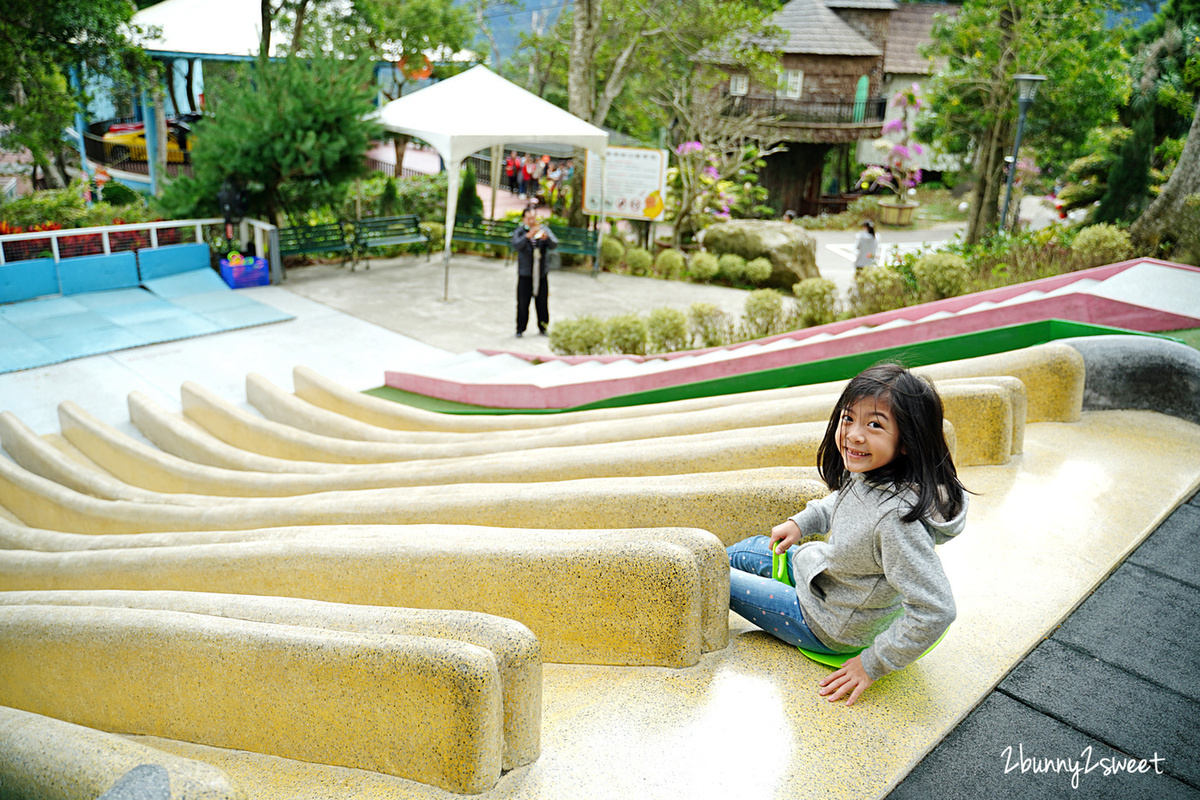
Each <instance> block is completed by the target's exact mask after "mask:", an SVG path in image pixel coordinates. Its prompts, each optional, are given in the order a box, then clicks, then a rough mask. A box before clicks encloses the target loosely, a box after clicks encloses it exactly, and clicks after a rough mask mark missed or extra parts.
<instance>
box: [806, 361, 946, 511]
mask: <svg viewBox="0 0 1200 800" xmlns="http://www.w3.org/2000/svg"><path fill="white" fill-rule="evenodd" d="M863 399H873V400H886V401H887V403H888V405H890V406H891V407H892V415H893V417H894V419H895V421H896V429H897V431H898V432H899V435H900V441H899V444H898V446H897V448H896V456H895V458H893V459H892V461H891V462H890V463H888V464H887V465H885V466H883V467H880V468H879V469H876V470H871V471H870V472H868V473H866V475H864V476H863V477H865V478H866V479H867V480H868V481H869V482H870V483H872V484H873V485H876V486H889V485H890V486H891V487H893V489H894V490H895V491H900V490H901V489H903V488H911V489H912V490H913V491H914V492H916V494H917V500H916V502H915V503H914V504H913V506H912V508H910V509H909V511H908V513H907V514H905V515H904V516H903V517H901V519H902V520H903V521H904V522H916V521H917V520H918V519H920V518H921V517H927V516H929V515H930V513H931V512H933V511H937V512H938V513H939V514H940V515H941V516H942V518H943V519H947V520H948V519H953V518H954V517H956V516H958V513H959V512H960V511H962V507H963V495H964V493H965V492H966V489H965V488H964V487H963V485H962V482H961V481H959V479H958V471H957V470H956V469H955V468H954V460H953V459H952V458H951V457H950V448H949V446H948V445H947V444H946V437H945V435H944V434H943V433H942V418H943V410H942V398H941V397H939V396H938V393H937V389H935V388H933V384H931V383H930V382H929V381H927V380H925V379H924V378H920V377H918V376H916V375H914V374H912V373H911V372H909V371H908V370H907V369H905V368H904V367H902V366H900V365H899V364H891V363H886V364H876V365H875V366H873V367H870V368H869V369H866V370H864V371H863V372H861V373H859V374H858V376H857V377H855V378H853V379H852V380H851V381H850V383H849V384H847V385H846V389H845V390H844V391H843V392H842V396H841V397H839V398H838V401H837V406H836V407H835V408H834V411H833V416H831V417H830V418H829V426H828V427H827V428H826V429H825V438H824V439H823V440H822V441H821V446H820V448H818V450H817V471H818V472H820V474H821V478H822V479H824V481H825V483H826V484H828V485H829V488H830V489H833V490H834V491H837V490H838V489H840V488H842V486H843V485H844V484H845V483H846V481H847V480H848V479H849V477H850V473H849V471H848V470H847V469H846V465H845V463H844V462H843V461H842V453H841V449H840V448H839V447H838V443H837V434H838V427H839V425H840V424H841V419H842V412H843V411H845V410H846V409H848V408H850V407H851V406H853V405H854V404H855V403H857V402H858V401H859V400H863Z"/></svg>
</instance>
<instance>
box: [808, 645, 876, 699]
mask: <svg viewBox="0 0 1200 800" xmlns="http://www.w3.org/2000/svg"><path fill="white" fill-rule="evenodd" d="M874 682H875V681H873V680H871V676H869V675H867V671H866V670H865V669H863V665H862V659H861V658H859V657H858V656H855V657H854V658H851V659H847V661H846V663H845V664H844V665H842V668H841V669H839V670H838V671H837V672H834V673H833V674H832V675H830V676H829V677H827V678H825V679H824V680H822V681H821V696H822V697H825V698H826V699H828V700H829V702H831V703H836V702H837V701H838V700H841V699H842V698H843V697H845V696H846V694H847V693H849V694H850V697H849V699H847V700H846V705H847V706H852V705H854V701H855V700H857V699H858V696H859V695H860V694H862V693H863V692H864V691H866V689H867V687H868V686H870V685H871V684H872V683H874Z"/></svg>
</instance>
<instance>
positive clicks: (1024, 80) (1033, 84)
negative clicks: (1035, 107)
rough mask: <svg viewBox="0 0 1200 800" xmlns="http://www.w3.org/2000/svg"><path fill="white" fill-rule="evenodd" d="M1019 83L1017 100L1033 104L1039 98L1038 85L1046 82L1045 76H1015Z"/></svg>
mask: <svg viewBox="0 0 1200 800" xmlns="http://www.w3.org/2000/svg"><path fill="white" fill-rule="evenodd" d="M1013 80H1014V81H1016V82H1017V99H1018V100H1019V101H1020V102H1021V103H1032V102H1033V101H1034V99H1035V98H1037V90H1038V84H1040V83H1041V82H1042V81H1044V80H1046V76H1045V75H1026V74H1021V75H1014V76H1013Z"/></svg>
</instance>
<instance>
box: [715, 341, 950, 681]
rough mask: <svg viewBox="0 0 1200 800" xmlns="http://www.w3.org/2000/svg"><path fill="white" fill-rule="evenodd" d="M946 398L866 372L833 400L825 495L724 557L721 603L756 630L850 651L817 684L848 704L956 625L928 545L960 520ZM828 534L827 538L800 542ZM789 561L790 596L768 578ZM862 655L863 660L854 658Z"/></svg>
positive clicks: (914, 381) (894, 368)
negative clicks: (725, 585)
mask: <svg viewBox="0 0 1200 800" xmlns="http://www.w3.org/2000/svg"><path fill="white" fill-rule="evenodd" d="M942 418H943V411H942V401H941V398H940V397H938V394H937V391H936V390H935V389H934V388H933V385H932V384H930V383H929V382H928V381H926V380H924V379H922V378H919V377H917V376H916V375H913V374H912V373H911V372H909V371H908V370H906V369H904V368H903V367H901V366H899V365H897V364H881V365H878V366H874V367H871V368H870V369H868V370H866V371H864V372H862V373H861V374H859V375H858V376H857V377H856V378H854V379H853V380H851V381H850V383H849V384H848V385H847V386H846V389H845V391H843V392H842V396H841V397H840V398H839V399H838V402H837V405H836V406H835V407H834V412H833V415H832V417H831V418H830V420H829V426H828V427H827V428H826V431H825V438H824V440H823V441H822V442H821V447H820V449H819V450H818V451H817V462H818V464H817V469H818V471H819V473H820V475H821V478H822V479H823V480H824V481H825V483H826V484H827V485H828V486H829V488H830V489H831V490H832V494H829V495H828V496H826V497H823V498H821V499H820V500H812V501H809V503H808V504H807V506H806V507H805V509H804V510H803V511H801V512H800V513H799V514H796V515H795V516H793V517H791V518H789V519H788V520H787V521H786V522H784V523H782V524H780V525H776V526H775V527H774V528H772V529H771V535H770V536H769V537H768V536H753V537H751V538H749V539H746V540H745V541H743V542H739V543H737V544H735V545H733V546H731V547H729V548H728V552H729V564H730V567H731V569H730V574H729V578H730V591H729V594H730V596H729V606H730V608H731V609H733V611H735V612H737V613H738V614H740V615H741V616H743V617H745V618H746V619H747V620H749V621H750V622H753V623H754V624H755V625H758V626H759V627H761V628H763V630H765V631H767V632H768V633H771V634H772V635H774V636H776V637H778V638H780V639H782V640H783V641H785V642H788V643H789V644H792V645H797V646H799V647H803V648H804V649H806V650H814V651H817V652H823V653H857V655H855V656H854V657H852V658H850V659H848V660H847V661H846V663H845V665H844V666H843V667H842V668H841V669H839V670H837V671H836V672H834V673H832V674H831V675H829V676H828V677H826V678H825V679H824V680H822V681H821V682H820V693H821V694H822V695H824V696H826V697H827V698H828V699H829V701H830V702H834V701H837V700H840V699H841V698H842V697H846V696H847V695H848V698H847V701H846V705H852V704H853V703H854V701H855V700H857V699H858V697H859V695H861V694H862V693H863V691H864V690H865V689H866V688H867V687H869V686H870V685H871V684H872V683H873V682H874V681H876V680H878V679H879V678H880V677H881V676H882V675H885V674H887V673H888V672H892V671H895V670H898V669H901V668H903V667H905V666H907V665H908V664H910V663H912V662H913V661H915V660H917V659H918V658H920V656H921V654H922V653H924V652H925V651H926V650H927V649H929V648H930V647H931V646H932V645H933V644H934V643H935V642H936V641H937V640H938V638H939V637H940V636H941V635H942V633H944V632H945V630H946V628H948V627H949V626H950V623H951V622H952V621H953V620H954V614H955V609H954V596H953V594H952V593H951V591H950V583H949V581H948V580H947V579H946V574H945V573H944V572H943V571H942V563H941V560H940V559H939V558H938V556H937V553H935V552H934V549H933V547H934V545H935V544H941V543H943V542H946V541H948V540H949V539H951V538H952V537H954V536H956V535H957V534H958V533H960V532H961V531H962V529H963V526H964V524H965V523H966V515H967V495H966V490H965V489H964V488H963V485H962V483H961V482H959V480H958V474H957V472H956V471H955V469H954V463H953V461H952V460H951V457H950V450H949V448H948V447H947V445H946V439H945V436H944V435H943V433H942ZM818 534H828V538H827V539H826V540H825V541H808V542H806V543H804V544H800V545H798V544H797V543H798V542H799V541H800V540H801V539H802V538H806V537H812V536H815V535H818ZM785 551H786V552H787V555H788V558H787V561H788V569H789V571H790V575H791V577H792V579H793V583H794V584H795V587H796V588H795V590H794V591H792V590H791V589H790V587H787V586H785V585H784V584H782V583H780V582H778V581H775V580H773V579H772V577H771V556H772V553H773V552H776V553H782V552H785ZM859 651H861V652H859Z"/></svg>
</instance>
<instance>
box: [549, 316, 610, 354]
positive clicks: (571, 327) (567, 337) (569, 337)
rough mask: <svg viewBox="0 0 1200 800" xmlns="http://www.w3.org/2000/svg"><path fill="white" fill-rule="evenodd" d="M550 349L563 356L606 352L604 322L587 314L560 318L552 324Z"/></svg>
mask: <svg viewBox="0 0 1200 800" xmlns="http://www.w3.org/2000/svg"><path fill="white" fill-rule="evenodd" d="M548 332H549V334H550V349H551V350H553V351H554V352H555V353H558V354H559V355H561V356H590V355H596V354H597V353H603V352H604V323H603V322H601V321H600V320H599V319H597V318H596V317H593V316H590V315H587V316H582V317H574V318H572V319H564V320H559V321H558V322H555V323H553V324H552V325H551V326H550V330H549V331H548Z"/></svg>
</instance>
